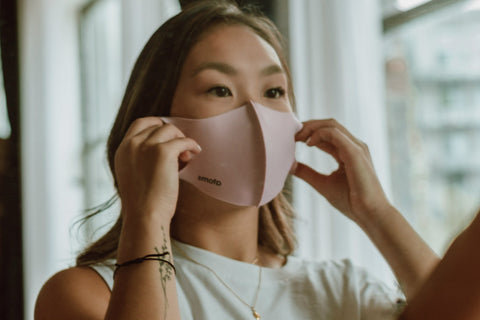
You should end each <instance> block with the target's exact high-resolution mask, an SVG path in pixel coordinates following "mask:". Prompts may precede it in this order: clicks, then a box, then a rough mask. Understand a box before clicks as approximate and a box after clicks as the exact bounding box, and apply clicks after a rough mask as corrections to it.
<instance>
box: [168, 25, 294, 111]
mask: <svg viewBox="0 0 480 320" xmlns="http://www.w3.org/2000/svg"><path fill="white" fill-rule="evenodd" d="M287 84H288V82H287V77H286V74H285V72H284V70H283V69H282V67H281V62H280V59H279V58H278V55H277V54H276V52H275V50H274V49H273V48H272V47H271V46H270V45H269V44H268V43H267V42H266V41H265V40H263V39H262V38H261V37H260V36H258V35H257V34H256V33H255V32H253V31H252V30H251V29H250V28H248V27H246V26H243V25H221V26H219V27H216V28H214V29H213V30H212V31H210V32H208V33H207V34H206V35H204V36H203V37H201V38H200V41H199V42H197V43H196V44H195V45H194V46H193V47H192V49H191V51H190V52H189V54H188V56H187V58H186V60H185V63H184V65H183V68H182V71H181V74H180V78H179V82H178V85H177V88H176V90H175V94H174V97H173V101H172V107H171V112H170V115H171V116H177V117H185V118H206V117H211V116H215V115H219V114H221V113H224V112H227V111H230V110H233V109H235V108H238V107H241V106H243V105H245V104H246V103H248V102H249V101H250V100H253V101H255V102H258V103H261V104H263V105H264V106H267V107H270V108H272V109H275V110H278V111H291V110H292V109H291V106H290V102H289V99H288V95H287V93H288V89H289V88H288V87H287Z"/></svg>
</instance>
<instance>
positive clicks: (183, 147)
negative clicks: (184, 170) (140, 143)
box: [162, 138, 202, 162]
mask: <svg viewBox="0 0 480 320" xmlns="http://www.w3.org/2000/svg"><path fill="white" fill-rule="evenodd" d="M162 145H163V147H165V148H166V149H168V150H169V152H170V154H171V155H172V156H174V157H176V158H178V159H179V160H180V161H183V162H188V161H190V160H191V159H192V158H193V155H195V154H199V153H200V152H201V151H202V148H201V147H200V146H199V145H198V143H197V142H196V141H195V140H193V139H191V138H175V139H172V140H170V141H168V142H165V143H163V144H162Z"/></svg>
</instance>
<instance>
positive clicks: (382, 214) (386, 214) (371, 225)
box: [357, 203, 400, 234]
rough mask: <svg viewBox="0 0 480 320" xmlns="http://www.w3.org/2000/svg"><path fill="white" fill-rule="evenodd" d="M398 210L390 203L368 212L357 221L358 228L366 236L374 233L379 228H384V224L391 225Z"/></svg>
mask: <svg viewBox="0 0 480 320" xmlns="http://www.w3.org/2000/svg"><path fill="white" fill-rule="evenodd" d="M399 214H400V213H399V212H398V210H397V209H396V208H395V207H394V206H392V205H391V204H390V203H386V204H385V205H383V206H378V207H376V208H375V209H372V210H369V211H368V212H366V214H364V215H362V217H361V218H360V219H359V221H357V224H358V225H359V226H360V228H361V229H362V230H363V231H364V232H365V233H367V234H371V233H374V232H376V230H377V229H379V228H384V226H385V224H391V223H392V222H393V220H394V218H395V217H396V216H397V215H399Z"/></svg>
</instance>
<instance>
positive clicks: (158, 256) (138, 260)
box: [113, 251, 177, 278]
mask: <svg viewBox="0 0 480 320" xmlns="http://www.w3.org/2000/svg"><path fill="white" fill-rule="evenodd" d="M169 255H170V252H168V251H165V252H163V253H158V254H147V255H146V256H143V257H140V258H135V259H132V260H128V261H125V262H124V263H115V271H114V272H113V277H114V278H115V274H116V273H117V271H118V269H120V268H122V267H126V266H129V265H132V264H139V263H142V262H143V261H146V260H154V261H161V262H165V263H166V264H168V265H169V266H170V267H171V268H172V269H173V272H174V273H175V274H176V273H177V270H176V269H175V266H174V265H173V263H171V262H170V261H169V260H167V259H164V258H163V257H165V256H169Z"/></svg>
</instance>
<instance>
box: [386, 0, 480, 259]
mask: <svg viewBox="0 0 480 320" xmlns="http://www.w3.org/2000/svg"><path fill="white" fill-rule="evenodd" d="M476 3H478V1H458V3H456V4H454V5H449V6H448V7H445V8H443V9H438V10H434V11H433V12H430V13H428V14H424V15H422V16H420V17H417V18H416V19H414V20H411V21H410V22H407V23H405V24H403V25H401V26H400V27H398V28H396V29H394V30H391V31H387V33H386V35H385V41H384V45H385V50H384V52H385V61H386V85H387V107H388V108H387V115H388V124H389V140H390V158H391V169H392V170H391V177H392V187H393V194H394V197H395V203H396V204H397V205H398V206H399V207H400V209H401V210H402V212H404V213H406V215H407V218H408V219H409V220H410V222H411V223H412V224H413V225H414V226H415V227H416V229H417V230H418V232H419V233H420V234H421V236H422V237H423V238H424V239H425V240H426V241H427V242H428V243H429V245H430V246H432V247H433V249H434V250H435V251H436V252H437V253H440V254H442V253H443V252H444V251H445V250H446V248H447V247H448V244H449V242H450V241H451V239H452V238H453V237H454V236H455V235H456V233H458V232H459V231H460V230H461V229H462V228H463V227H464V226H466V224H468V223H469V222H470V220H471V218H472V215H473V214H474V213H476V209H477V208H478V206H479V205H480V203H479V201H478V191H479V190H480V10H479V9H480V6H478V5H477V6H475V4H476Z"/></svg>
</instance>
